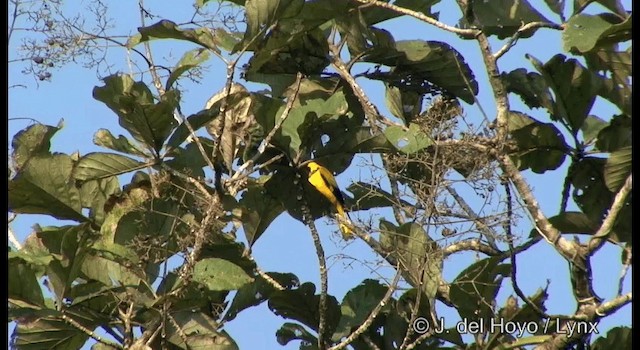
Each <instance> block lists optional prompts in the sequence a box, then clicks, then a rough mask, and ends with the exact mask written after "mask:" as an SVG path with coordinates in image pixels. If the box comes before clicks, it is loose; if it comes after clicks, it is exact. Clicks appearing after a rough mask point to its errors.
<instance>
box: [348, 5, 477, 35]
mask: <svg viewBox="0 0 640 350" xmlns="http://www.w3.org/2000/svg"><path fill="white" fill-rule="evenodd" d="M356 1H357V2H360V3H363V4H366V5H374V6H377V7H383V8H386V9H389V10H392V11H395V12H397V13H401V14H403V15H407V16H411V17H414V18H416V19H419V20H421V21H423V22H425V23H429V24H431V25H433V26H435V27H438V28H440V29H443V30H446V31H448V32H451V33H455V34H458V35H460V36H462V37H463V38H466V39H472V38H474V37H475V36H476V35H478V33H479V32H480V31H479V30H478V29H462V28H457V27H452V26H450V25H447V24H444V23H442V22H439V21H437V20H436V19H434V18H431V17H429V16H427V15H425V14H424V13H422V12H417V11H413V10H410V9H407V8H404V7H400V6H396V5H393V4H389V3H386V2H382V1H378V0H356Z"/></svg>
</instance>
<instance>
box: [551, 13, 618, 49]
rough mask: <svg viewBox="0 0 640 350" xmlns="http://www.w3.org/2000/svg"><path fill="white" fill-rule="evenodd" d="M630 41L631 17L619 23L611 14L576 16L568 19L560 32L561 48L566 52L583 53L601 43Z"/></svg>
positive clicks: (581, 14)
mask: <svg viewBox="0 0 640 350" xmlns="http://www.w3.org/2000/svg"><path fill="white" fill-rule="evenodd" d="M627 40H631V16H629V17H627V19H626V20H624V21H621V20H620V17H618V16H616V15H614V14H612V13H601V14H597V15H587V14H583V13H579V14H576V15H574V16H571V18H569V21H568V22H567V23H566V27H565V29H564V30H563V31H562V43H563V48H564V50H565V51H567V52H576V51H577V52H579V53H585V52H588V51H591V50H593V49H594V48H595V47H596V46H602V45H603V42H605V43H607V44H609V43H611V42H622V41H627Z"/></svg>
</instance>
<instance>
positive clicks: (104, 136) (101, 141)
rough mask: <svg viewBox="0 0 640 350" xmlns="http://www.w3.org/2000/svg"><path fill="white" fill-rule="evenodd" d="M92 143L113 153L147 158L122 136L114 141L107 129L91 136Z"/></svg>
mask: <svg viewBox="0 0 640 350" xmlns="http://www.w3.org/2000/svg"><path fill="white" fill-rule="evenodd" d="M93 143H94V144H96V145H97V146H102V147H106V148H109V149H112V150H114V151H118V152H122V153H128V154H132V155H135V156H139V157H148V155H146V154H145V153H144V151H142V150H140V149H138V147H136V145H134V144H132V143H131V141H129V139H127V138H126V137H124V136H123V135H119V136H118V138H117V139H116V138H115V136H113V134H111V131H109V130H107V129H100V130H98V131H96V133H95V134H94V135H93Z"/></svg>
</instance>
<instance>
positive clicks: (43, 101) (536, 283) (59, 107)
mask: <svg viewBox="0 0 640 350" xmlns="http://www.w3.org/2000/svg"><path fill="white" fill-rule="evenodd" d="M78 3H80V2H73V4H69V5H66V6H67V9H68V10H69V11H72V12H76V11H78V9H79V7H78V6H84V5H78ZM83 3H84V2H83ZM444 3H447V4H452V3H453V2H444ZM534 3H542V2H534ZM118 4H119V5H120V6H118V8H116V7H113V8H111V9H110V12H109V16H110V17H112V18H114V19H115V20H114V24H115V25H116V27H115V28H114V29H113V30H111V31H110V32H111V33H117V34H123V35H130V34H134V33H135V32H136V28H137V27H138V26H139V15H138V12H137V4H136V2H133V1H128V2H122V3H120V2H119V3H118ZM145 4H146V6H148V7H150V8H152V9H154V11H155V14H157V15H159V17H158V18H157V19H152V20H147V25H148V24H151V23H154V22H156V21H157V20H159V19H161V18H166V19H171V20H174V21H176V22H180V21H184V20H186V19H188V18H189V17H190V15H191V7H190V5H189V4H188V2H185V3H184V5H181V6H170V5H166V4H164V2H161V1H147V2H146V3H145ZM623 4H625V7H626V8H630V1H624V2H623ZM445 6H448V5H438V6H437V7H436V8H435V10H436V11H440V12H441V18H440V19H441V21H442V22H445V23H448V24H451V25H454V24H456V23H457V18H458V16H459V14H458V11H457V10H453V11H452V10H451V9H449V8H446V7H445ZM542 7H544V6H542ZM541 12H543V13H544V14H545V15H546V16H547V18H550V19H554V20H557V17H556V16H554V15H552V14H550V13H549V11H545V10H542V11H541ZM25 26H26V25H25V24H24V22H22V23H21V21H20V20H19V21H18V27H25ZM381 26H382V27H383V28H385V29H388V30H389V31H391V32H392V33H393V35H394V37H395V39H396V40H402V39H424V40H438V41H444V42H449V43H451V44H452V46H453V47H454V48H455V49H456V50H458V51H459V52H461V53H462V55H463V56H464V57H465V59H466V61H467V63H469V64H470V65H471V66H472V69H474V71H475V75H476V79H477V80H478V82H479V85H480V94H479V95H478V99H479V101H480V104H481V105H482V108H483V110H484V111H485V112H486V113H487V115H488V116H489V118H492V116H493V115H494V112H495V108H494V106H493V98H492V93H491V91H490V90H489V88H488V84H487V77H486V73H484V71H483V70H482V59H481V57H480V51H479V49H478V47H477V44H476V43H475V42H474V41H466V42H465V41H462V40H459V39H457V37H456V36H454V35H452V34H449V33H445V32H443V31H441V30H437V29H435V28H434V27H431V26H429V25H426V24H421V23H418V22H417V21H415V20H398V21H389V23H383V24H382V25H381ZM26 35H28V33H25V32H23V31H17V32H15V33H14V37H13V38H12V39H11V42H10V43H9V52H11V54H10V56H9V59H12V58H15V57H16V56H15V55H16V54H15V53H16V52H17V47H18V45H19V44H20V42H21V40H22V38H23V37H24V36H26ZM561 45H562V43H561V40H560V36H559V33H558V32H554V31H551V30H544V29H543V30H541V32H540V33H539V35H535V36H534V38H533V39H527V40H521V41H520V42H518V44H517V45H516V46H515V47H514V48H513V49H512V50H511V51H510V52H509V53H507V55H505V56H504V57H503V58H502V59H501V60H500V61H499V67H500V69H501V70H502V71H510V70H512V69H515V68H519V67H525V68H527V69H528V70H533V67H532V66H531V65H530V64H529V63H528V62H527V61H526V60H525V59H524V55H525V54H526V53H529V54H532V55H533V56H535V57H536V58H537V59H539V60H541V61H543V62H545V61H547V60H548V59H549V58H551V57H552V56H553V55H554V54H556V53H562V47H561ZM498 47H499V45H498V44H494V47H493V49H494V51H495V50H497V48H498ZM152 48H153V50H154V52H155V53H156V55H155V59H156V63H160V64H164V65H167V66H172V65H173V64H174V63H175V62H177V60H178V59H179V58H180V56H181V55H182V53H183V52H185V51H186V50H188V49H190V48H193V46H191V45H186V44H183V43H180V42H177V41H163V42H160V41H158V42H154V43H152ZM107 57H108V61H109V63H110V64H111V65H112V66H113V69H112V72H117V71H122V72H128V71H129V68H128V65H127V53H126V52H125V51H124V50H122V49H119V48H113V49H111V50H110V51H109V54H108V56H107ZM132 57H133V56H132ZM21 70H22V66H21V65H20V64H19V63H12V64H10V65H9V85H16V84H19V85H24V87H14V88H11V89H10V90H9V111H8V112H9V113H8V115H9V118H10V119H11V120H9V123H8V125H9V135H10V137H11V136H12V135H13V134H15V132H17V131H18V130H20V129H22V128H24V127H26V126H27V125H29V124H30V121H28V120H25V119H20V118H32V119H35V120H37V121H39V122H41V123H45V124H50V125H56V124H58V122H59V121H60V120H61V119H64V125H65V126H64V128H63V129H62V130H61V131H60V132H59V133H58V134H57V135H56V136H55V137H54V139H53V144H52V149H53V150H54V151H60V152H65V153H71V152H75V151H79V152H80V153H81V154H85V153H88V152H92V151H106V150H104V149H101V148H99V147H97V146H95V145H93V143H92V139H93V134H94V133H95V132H96V131H97V130H98V129H100V128H106V129H109V130H112V131H113V132H114V134H116V135H117V134H119V133H122V134H126V133H125V132H124V131H123V130H122V129H121V128H120V127H119V126H118V124H117V118H116V116H115V114H113V112H111V111H110V110H108V109H107V108H106V106H104V105H103V104H102V103H100V102H98V101H96V100H94V99H93V98H92V97H91V93H92V89H93V87H94V86H96V85H102V83H101V81H100V80H99V78H98V77H97V76H96V73H95V71H94V70H91V69H86V68H83V67H82V66H81V65H80V64H68V65H66V66H65V67H63V68H61V69H59V70H53V71H52V73H53V77H52V81H51V82H38V81H36V80H35V79H34V78H33V77H31V76H26V75H23V74H21V72H20V71H21ZM102 74H104V72H103V73H102ZM104 75H106V74H104ZM224 77H225V74H224V66H223V65H221V64H220V62H219V61H218V60H216V59H215V58H212V59H211V60H210V61H209V70H208V71H207V72H206V73H205V76H204V79H203V81H202V82H201V83H200V84H194V83H190V82H187V81H183V86H184V88H185V90H184V93H183V100H182V101H183V104H182V111H183V113H185V114H187V115H189V114H191V113H195V112H197V111H199V110H201V109H202V108H204V105H205V103H206V101H207V100H208V99H209V98H210V97H211V96H212V95H213V94H215V93H216V92H217V91H219V90H220V89H221V88H222V87H223V85H224ZM147 78H148V77H147ZM360 82H361V83H362V84H363V86H364V87H365V89H366V90H367V92H368V93H369V94H370V96H371V98H372V100H373V101H374V102H376V103H377V104H378V106H379V108H380V109H381V112H382V113H383V114H385V115H390V114H389V113H388V111H387V110H386V108H385V107H384V102H383V101H384V89H383V86H382V84H380V83H377V82H373V83H371V82H366V81H365V80H360ZM253 86H254V85H251V87H253ZM253 90H256V89H253ZM511 101H512V109H514V110H521V111H526V108H525V107H524V106H523V105H522V103H521V102H520V101H519V99H517V98H511ZM464 108H465V112H466V115H467V119H469V120H473V121H474V122H475V124H476V125H478V124H479V123H480V122H481V118H480V111H479V109H478V108H477V107H476V106H469V105H465V106H464ZM528 112H529V113H530V114H531V115H532V116H534V117H535V118H537V119H539V120H543V121H547V120H548V115H547V114H546V113H545V112H544V111H541V110H535V111H528ZM617 112H618V111H617V109H616V108H615V107H613V106H612V105H611V104H609V103H608V102H606V101H603V100H602V99H598V103H597V105H596V108H595V109H594V111H592V114H596V115H598V116H600V117H601V118H603V119H605V120H607V119H609V118H610V117H611V116H612V115H614V114H616V113H617ZM369 159H370V157H369V156H362V157H359V158H356V159H355V160H354V165H353V166H352V167H350V168H349V169H348V170H347V171H346V172H344V173H342V174H340V175H339V176H338V178H337V179H338V182H339V184H340V185H341V186H342V187H343V188H346V187H347V186H348V185H349V184H350V183H351V182H353V181H358V180H361V179H363V178H367V177H370V174H368V173H367V171H366V168H361V167H358V166H357V165H358V164H361V163H364V162H366V161H368V160H369ZM565 171H566V168H565V167H562V168H561V169H559V170H558V171H557V172H556V174H557V175H549V174H545V175H541V176H540V175H535V174H532V173H531V172H526V173H525V175H526V177H527V179H528V180H529V181H530V184H531V186H532V187H533V189H534V191H535V194H536V195H537V197H538V200H539V202H540V205H541V207H542V209H543V211H544V212H545V213H546V214H547V215H548V216H552V215H554V214H555V213H557V212H558V206H559V198H560V193H561V186H562V181H563V176H564V174H565ZM461 189H464V187H461ZM466 191H468V192H463V195H465V193H466V194H467V195H468V196H469V197H466V198H467V200H469V201H470V202H471V203H472V204H473V205H481V203H480V202H479V201H478V199H477V198H476V199H474V197H475V195H474V194H473V192H472V191H471V190H469V189H467V190H466ZM354 214H355V217H356V218H357V217H362V218H366V217H367V215H369V214H370V213H354ZM36 222H37V223H40V224H41V225H43V226H44V225H60V223H59V222H56V221H54V220H51V219H49V218H47V217H42V216H37V215H20V216H19V217H18V218H17V219H16V220H15V221H14V222H13V223H12V228H13V230H14V232H15V233H16V235H17V237H18V239H19V240H20V241H23V240H24V238H25V237H26V236H27V235H28V234H29V232H30V231H31V226H32V225H33V224H34V223H36ZM317 223H318V225H319V229H320V233H321V236H322V239H323V244H324V247H325V250H326V254H327V256H329V257H330V259H329V262H328V264H329V266H330V270H329V292H330V293H331V294H333V295H335V296H336V297H337V298H338V300H341V298H342V296H343V295H344V293H346V292H347V291H348V290H349V289H351V288H353V287H355V283H357V281H361V280H362V279H365V278H378V277H380V276H382V277H385V278H387V279H391V278H392V276H393V275H392V271H391V269H389V268H384V267H383V268H377V269H372V268H371V264H366V263H363V262H369V263H370V262H372V261H374V260H376V257H375V256H374V255H373V254H372V253H371V252H370V250H369V248H368V247H367V246H366V245H365V244H364V243H362V242H359V241H353V242H350V243H348V244H347V245H346V246H345V243H344V241H342V240H340V239H339V238H338V237H339V235H338V234H336V230H337V228H336V226H335V225H333V224H331V223H330V222H329V220H327V219H319V220H318V221H317ZM520 223H521V225H522V226H521V227H516V234H519V235H521V236H522V237H526V236H528V234H529V231H530V229H531V225H530V221H528V220H526V218H525V219H524V220H521V221H520ZM583 240H584V238H583ZM253 253H254V257H255V259H256V261H257V262H258V264H259V265H260V266H261V267H262V269H263V270H265V271H278V272H292V273H294V274H296V275H297V276H298V277H299V278H300V280H301V281H302V282H306V281H309V282H313V283H315V284H316V285H319V275H318V262H317V258H316V255H315V252H314V248H313V243H312V240H311V237H310V235H309V233H308V229H307V228H306V227H305V226H304V225H303V224H302V223H300V222H298V221H296V220H294V219H292V218H291V217H290V216H288V215H287V214H283V215H281V216H280V217H278V218H277V219H276V220H275V221H274V222H273V223H272V225H271V226H270V228H269V229H268V231H267V232H266V233H265V234H264V235H263V236H262V237H261V239H260V240H259V241H258V242H257V243H256V244H255V245H254V247H253ZM476 259H477V256H476V254H470V253H466V254H457V255H453V256H451V257H449V258H448V259H447V261H445V270H444V277H445V279H446V280H448V281H451V280H453V278H454V277H455V276H456V275H457V274H458V273H459V272H460V271H461V270H462V269H464V268H465V267H466V266H468V264H469V263H471V262H473V261H475V260H476ZM518 266H519V275H518V282H519V283H520V287H521V288H522V289H523V291H524V293H525V294H527V295H531V294H533V293H534V292H535V291H536V290H537V289H538V288H544V286H545V285H546V283H547V281H549V299H548V301H547V304H546V306H547V310H548V311H549V312H550V313H554V314H562V313H573V312H574V310H575V301H574V299H573V297H572V293H571V289H570V288H571V285H570V282H569V280H568V273H567V271H568V270H567V263H566V261H565V260H564V259H562V258H561V257H560V256H559V255H558V254H557V253H555V251H554V250H553V248H552V247H551V246H550V245H549V244H547V243H545V242H540V243H538V244H536V245H535V246H534V247H533V248H531V249H529V250H528V251H526V252H525V253H523V254H521V255H519V256H518ZM592 267H593V270H594V271H593V272H594V281H596V284H595V291H596V293H597V294H598V295H599V296H600V297H602V298H604V299H605V300H606V299H610V298H612V297H614V296H615V294H616V288H617V282H618V278H619V277H618V275H619V272H620V268H621V266H620V249H619V248H617V247H613V246H611V245H606V246H605V247H603V248H602V249H601V250H600V251H599V252H598V253H596V255H595V256H594V258H593V261H592ZM630 282H631V278H630V274H629V276H628V277H627V278H626V282H625V288H624V290H625V291H630V290H631V283H630ZM511 293H512V291H511V287H510V283H508V281H507V280H505V282H504V283H503V289H502V290H501V292H500V294H499V303H502V302H503V301H504V299H505V298H506V297H507V296H509V295H510V294H511ZM438 312H439V314H440V316H442V317H444V318H445V323H446V324H447V325H453V324H454V323H455V322H456V321H457V320H458V319H459V317H458V316H457V313H456V312H455V310H453V309H449V308H447V307H445V306H443V305H439V306H438ZM284 321H285V320H284V319H282V318H280V317H278V316H275V315H274V314H272V313H271V312H270V311H269V310H268V308H267V307H266V305H265V304H262V305H260V306H258V307H254V308H252V309H249V310H245V311H243V312H242V313H240V314H239V315H238V317H237V318H236V319H235V320H233V321H232V322H230V323H228V324H227V325H226V330H227V331H228V332H229V333H230V334H231V336H232V337H233V338H234V339H235V340H236V342H237V343H238V345H239V346H240V348H241V349H247V348H256V347H257V346H263V345H264V348H267V349H271V348H274V349H277V348H282V349H297V348H298V344H297V343H295V342H294V343H291V344H289V345H288V346H287V347H280V346H279V345H278V344H277V343H276V339H275V331H276V330H277V329H278V328H279V327H280V325H281V324H282V323H283V322H284ZM620 324H626V325H630V324H631V307H630V306H627V307H625V308H622V309H621V310H619V311H618V312H616V313H615V314H614V315H613V316H611V317H608V318H606V319H605V320H603V321H601V323H600V325H599V327H598V329H599V331H600V333H601V334H604V333H606V330H608V329H609V328H611V327H612V326H616V325H620ZM12 329H13V326H12V325H9V331H10V332H11V331H12Z"/></svg>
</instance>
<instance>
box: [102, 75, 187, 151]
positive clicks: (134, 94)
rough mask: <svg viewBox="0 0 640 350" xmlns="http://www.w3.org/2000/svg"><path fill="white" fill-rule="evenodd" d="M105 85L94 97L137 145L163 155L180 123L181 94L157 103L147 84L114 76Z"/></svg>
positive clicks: (170, 93) (169, 94)
mask: <svg viewBox="0 0 640 350" xmlns="http://www.w3.org/2000/svg"><path fill="white" fill-rule="evenodd" d="M104 83H105V85H104V86H102V87H95V88H94V89H93V97H94V98H95V99H96V100H98V101H101V102H103V103H104V104H106V105H107V107H109V108H110V109H111V110H112V111H114V112H115V113H116V114H117V115H118V117H119V120H118V122H119V124H120V126H122V127H123V128H125V129H126V130H127V131H129V132H130V133H131V135H132V136H133V138H135V139H136V140H137V141H139V142H142V143H144V144H146V145H147V147H150V148H153V149H154V150H155V151H156V152H159V151H160V149H161V148H162V146H163V143H164V141H165V140H166V138H167V137H168V136H169V134H170V133H171V132H172V131H173V128H174V126H175V124H176V123H177V122H176V120H175V119H174V117H173V112H174V110H175V109H176V107H177V106H178V100H179V93H178V92H177V91H176V90H169V91H167V92H165V94H163V95H162V98H161V100H160V101H159V102H157V103H154V97H153V94H152V93H151V90H149V88H148V87H147V86H146V85H145V84H144V83H143V82H134V81H133V79H132V78H131V77H130V76H129V75H110V76H108V77H106V78H104Z"/></svg>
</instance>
